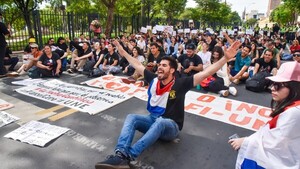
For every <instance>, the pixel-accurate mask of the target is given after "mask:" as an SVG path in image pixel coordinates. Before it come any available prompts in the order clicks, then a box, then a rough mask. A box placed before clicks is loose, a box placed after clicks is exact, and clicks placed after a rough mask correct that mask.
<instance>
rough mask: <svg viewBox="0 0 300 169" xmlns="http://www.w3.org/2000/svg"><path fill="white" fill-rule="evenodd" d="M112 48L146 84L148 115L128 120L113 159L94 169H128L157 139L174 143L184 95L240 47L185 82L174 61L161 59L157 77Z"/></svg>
mask: <svg viewBox="0 0 300 169" xmlns="http://www.w3.org/2000/svg"><path fill="white" fill-rule="evenodd" d="M114 44H115V45H116V47H117V48H118V51H119V54H120V55H122V56H123V57H125V58H126V59H127V60H128V62H129V63H130V64H131V65H132V66H133V67H134V68H135V70H136V71H138V73H140V74H143V75H144V77H145V80H146V81H147V82H149V84H150V85H149V88H148V102H147V110H148V111H149V112H150V114H149V115H137V114H129V115H128V116H127V118H126V120H125V122H124V125H123V128H122V131H121V134H120V136H119V139H118V143H117V146H116V148H115V155H111V156H108V158H107V159H106V160H105V161H103V162H99V163H97V164H96V166H95V168H96V169H108V168H110V169H117V168H122V169H125V168H128V169H129V163H130V161H132V160H134V159H136V158H137V157H138V156H139V155H140V154H141V153H142V152H143V151H144V150H145V149H146V148H148V147H149V146H150V145H152V144H153V143H155V142H156V141H157V140H158V139H161V140H166V141H171V140H174V139H175V138H176V137H177V136H178V134H179V131H180V130H181V129H182V127H183V121H184V100H185V94H186V93H187V92H188V91H189V90H190V89H191V88H193V87H194V86H196V85H197V84H199V83H200V82H201V81H202V80H204V79H205V78H206V77H208V76H209V75H212V74H214V73H215V72H217V71H218V70H219V69H220V68H221V67H222V66H223V65H224V64H225V63H227V61H228V60H229V59H231V58H233V57H234V56H235V55H236V53H237V49H238V48H239V46H240V45H241V43H240V42H234V43H233V44H232V46H231V47H230V48H229V49H228V50H225V57H223V58H222V59H220V60H219V61H218V62H216V63H215V64H213V65H211V66H209V67H207V68H206V69H205V70H204V71H202V72H199V73H197V74H195V75H193V76H189V77H185V78H175V76H174V73H175V71H176V70H177V63H176V60H175V59H174V58H172V57H163V58H162V59H161V62H160V63H159V64H158V70H157V74H154V73H152V72H150V71H148V70H146V69H145V67H144V66H143V65H142V64H141V63H140V62H139V61H138V60H137V59H135V58H133V57H132V56H131V55H129V54H128V53H127V52H125V50H124V49H123V48H122V46H121V45H120V44H119V42H117V41H114ZM135 130H138V131H140V132H143V133H144V135H143V136H142V137H141V138H140V139H139V140H138V141H137V142H136V143H134V144H132V140H133V138H134V133H135Z"/></svg>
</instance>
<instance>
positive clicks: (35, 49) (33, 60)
mask: <svg viewBox="0 0 300 169" xmlns="http://www.w3.org/2000/svg"><path fill="white" fill-rule="evenodd" d="M30 51H31V54H30V55H27V56H29V57H27V56H24V57H23V65H22V66H21V67H20V68H19V70H18V71H17V73H19V75H23V74H26V72H27V71H28V70H29V69H30V68H32V67H33V66H37V62H38V60H39V58H40V56H42V54H43V52H42V51H40V50H39V46H38V45H37V44H36V43H31V44H30Z"/></svg>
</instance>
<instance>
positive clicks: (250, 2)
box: [187, 0, 269, 15]
mask: <svg viewBox="0 0 300 169" xmlns="http://www.w3.org/2000/svg"><path fill="white" fill-rule="evenodd" d="M222 1H223V2H224V1H225V0H222ZM268 2H269V0H227V3H228V4H231V9H232V10H233V11H237V12H238V13H239V14H240V15H241V14H242V12H243V11H244V8H245V7H246V12H247V13H249V12H250V11H251V10H258V12H259V13H266V12H267V9H268ZM194 6H196V3H195V1H194V0H188V2H187V7H194Z"/></svg>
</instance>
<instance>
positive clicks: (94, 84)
mask: <svg viewBox="0 0 300 169" xmlns="http://www.w3.org/2000/svg"><path fill="white" fill-rule="evenodd" d="M99 82H100V80H98V79H96V80H94V81H93V82H92V83H91V84H90V85H91V86H97V85H96V84H97V83H99Z"/></svg>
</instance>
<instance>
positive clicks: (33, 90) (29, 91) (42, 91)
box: [16, 80, 130, 114]
mask: <svg viewBox="0 0 300 169" xmlns="http://www.w3.org/2000/svg"><path fill="white" fill-rule="evenodd" d="M16 91H17V92H18V93H21V94H24V95H27V96H30V97H34V98H37V99H41V100H44V101H47V102H50V103H55V104H58V105H63V106H66V107H70V108H73V109H76V110H79V111H82V112H87V113H89V114H96V113H99V112H101V111H103V110H105V109H108V108H110V107H112V106H114V105H116V104H119V103H121V102H123V101H125V100H127V99H129V98H130V96H128V95H126V94H124V93H119V92H114V91H107V90H102V89H95V88H90V87H84V86H79V85H74V84H69V83H65V82H61V81H59V80H51V81H45V82H41V83H36V84H33V85H30V86H26V87H22V88H19V89H17V90H16ZM99 105H101V106H99Z"/></svg>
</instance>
